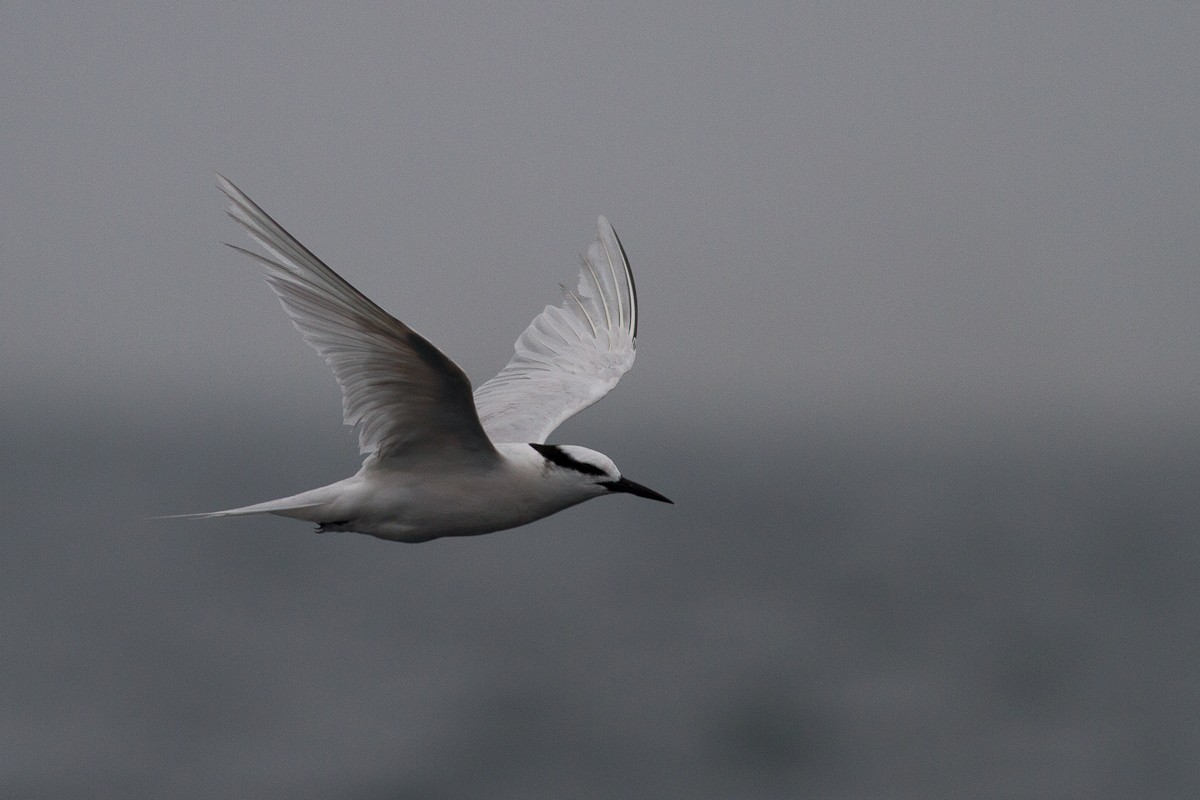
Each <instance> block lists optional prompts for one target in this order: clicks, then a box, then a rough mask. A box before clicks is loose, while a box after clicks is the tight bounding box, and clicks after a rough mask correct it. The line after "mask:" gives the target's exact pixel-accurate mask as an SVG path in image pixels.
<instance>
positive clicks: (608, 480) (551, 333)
mask: <svg viewBox="0 0 1200 800" xmlns="http://www.w3.org/2000/svg"><path fill="white" fill-rule="evenodd" d="M218 181H219V185H220V188H221V190H222V191H223V192H224V193H225V194H226V195H227V196H228V197H229V200H230V201H231V205H230V209H229V214H230V216H232V217H233V218H234V219H235V220H237V221H238V222H239V223H240V224H241V226H242V227H243V228H245V230H246V231H247V232H248V233H249V234H250V236H251V238H253V239H254V241H255V242H257V243H258V245H259V246H261V247H262V248H263V250H264V251H266V256H263V255H260V254H258V253H255V252H252V251H250V250H245V249H243V248H240V247H235V246H233V245H231V247H234V249H236V250H238V251H240V252H242V253H245V254H246V255H248V256H250V257H251V258H253V259H254V260H255V261H256V262H258V264H259V265H260V266H262V267H263V269H264V270H265V271H266V274H267V283H268V284H270V286H271V288H272V289H274V290H275V293H276V294H277V295H279V299H280V301H281V303H282V305H283V308H284V310H285V311H286V312H287V314H288V316H289V317H290V318H291V319H292V322H293V323H294V324H295V326H296V328H297V329H298V330H299V331H300V333H301V335H302V336H303V337H304V339H305V341H307V342H308V343H309V344H310V345H312V347H313V348H314V349H315V350H316V351H317V352H318V353H320V354H321V355H322V356H323V357H324V358H325V361H326V362H327V363H328V364H329V365H330V366H331V367H332V368H333V372H334V376H335V377H336V378H337V382H338V385H339V386H340V387H341V389H342V408H343V418H344V420H345V422H346V424H347V425H354V426H357V427H358V441H359V450H360V451H361V452H362V453H363V454H365V455H366V459H365V460H364V462H363V466H362V469H360V470H359V472H358V473H357V474H356V475H354V476H352V477H350V478H347V479H345V480H343V481H339V482H338V483H335V484H331V485H330V486H323V487H320V488H318V489H313V490H310V491H308V492H303V493H301V494H298V495H295V496H292V497H286V498H282V499H279V500H272V501H268V502H266V503H259V504H256V505H252V506H245V507H242V508H234V509H229V510H226V511H217V512H212V513H208V514H192V515H186V516H192V517H220V516H240V515H245V514H261V513H270V514H278V515H281V516H287V517H294V518H297V519H304V520H309V521H311V522H315V523H317V525H318V530H321V531H330V530H344V531H356V532H359V533H367V534H371V535H373V536H378V537H380V538H385V539H393V540H397V541H410V542H412V541H426V540H428V539H434V538H438V537H440V536H463V535H473V534H479V533H488V532H490V531H495V530H501V529H504V528H511V527H514V526H516V525H522V524H524V523H526V522H531V521H533V520H535V519H538V518H540V517H544V516H546V515H548V514H553V513H554V512H556V511H559V510H561V509H563V508H567V507H568V506H571V505H575V504H576V503H580V502H583V501H584V500H587V499H589V498H591V497H598V496H600V495H603V494H609V493H612V492H628V493H631V494H636V495H639V496H642V497H648V498H651V499H655V500H661V501H664V502H670V501H669V500H667V499H666V498H665V497H663V496H662V495H660V494H658V493H657V492H654V491H652V490H650V489H647V488H646V487H644V486H641V485H639V484H636V483H634V482H632V481H630V480H628V479H626V478H623V477H622V476H621V474H620V472H619V471H618V470H617V468H616V465H615V464H613V462H612V460H611V459H609V458H608V457H607V456H605V455H603V454H602V453H598V452H596V451H594V450H588V449H587V448H583V447H575V446H556V445H546V444H544V443H545V441H546V437H547V436H549V435H550V433H551V432H553V431H554V429H555V428H557V427H558V426H559V425H560V424H561V423H562V422H563V421H564V420H566V419H568V418H569V417H571V416H572V415H574V414H576V413H577V412H579V411H580V410H582V409H584V408H587V407H588V406H590V405H591V404H592V403H594V402H596V401H597V400H599V399H600V398H601V397H603V396H604V395H606V394H607V393H608V392H609V390H611V389H612V388H613V387H614V386H615V385H616V384H617V381H618V380H620V378H621V376H622V375H624V374H625V373H626V372H627V371H628V370H629V368H630V367H631V366H632V365H633V360H634V352H635V351H634V346H635V339H636V336H637V313H638V312H637V293H636V290H635V289H634V283H633V274H632V272H631V271H630V269H629V262H628V260H627V258H626V257H625V252H624V249H623V248H622V246H621V242H620V240H619V239H618V238H617V234H616V232H615V231H614V230H613V228H612V226H611V225H609V224H608V220H606V219H604V218H603V217H601V218H600V219H599V220H598V222H597V239H596V241H595V242H594V243H593V244H592V245H591V247H590V248H589V249H588V253H587V256H586V257H585V258H584V261H583V267H582V268H581V269H580V273H579V283H578V286H577V288H575V289H574V290H572V289H568V288H566V287H564V288H563V302H562V304H561V305H559V306H547V307H546V309H545V310H544V311H542V313H541V314H539V315H538V316H537V317H535V318H534V320H533V322H532V323H531V324H530V325H529V327H528V328H527V329H526V330H525V332H524V333H522V334H521V336H520V337H519V338H518V339H517V342H516V346H515V350H516V352H515V354H514V355H513V357H512V360H510V361H509V363H508V364H507V365H506V366H505V367H504V369H502V370H501V371H500V373H499V374H498V375H496V377H494V378H492V379H491V380H489V381H487V382H486V383H484V384H483V385H482V386H480V387H479V389H478V390H477V391H476V392H475V393H474V396H472V394H471V386H470V382H469V381H468V379H467V376H466V375H465V374H464V373H463V371H462V369H461V368H459V366H458V365H457V364H455V363H454V362H453V361H452V360H450V359H449V358H447V357H446V356H445V355H444V354H443V353H442V352H441V351H440V350H438V349H437V348H436V347H434V346H433V345H432V344H430V343H429V342H428V341H427V340H426V339H424V338H423V337H421V336H420V335H419V334H418V333H416V332H415V331H414V330H412V329H411V328H409V327H408V326H407V325H405V324H404V323H402V322H400V321H399V320H398V319H396V318H395V317H393V316H391V315H390V314H388V313H387V312H386V311H384V310H383V309H381V308H380V307H379V306H377V305H376V304H375V303H373V302H372V301H371V300H370V299H368V298H367V297H366V296H365V295H363V294H362V293H361V292H359V291H358V290H357V289H355V288H354V287H353V286H351V285H350V284H349V283H348V282H347V281H345V280H344V279H343V278H342V277H341V276H339V275H338V274H337V273H336V272H334V271H333V270H332V269H330V268H329V267H328V266H326V265H325V264H324V263H323V262H322V261H321V260H320V259H319V258H317V257H316V256H315V255H313V254H312V253H311V252H309V251H308V249H306V248H305V247H304V246H303V245H302V244H300V242H298V241H297V240H296V239H295V238H294V237H292V236H291V234H289V233H288V232H287V231H286V230H284V229H283V228H282V227H281V226H280V225H279V224H278V223H276V222H275V221H274V220H273V219H271V217H270V216H268V215H267V214H266V212H264V211H263V210H262V209H261V208H259V207H258V206H257V205H255V204H254V202H253V201H252V200H250V198H249V197H247V196H246V195H245V194H244V193H242V191H241V190H240V189H238V188H237V187H236V186H234V185H233V184H232V183H230V182H229V181H227V180H226V179H225V178H222V177H220V176H218Z"/></svg>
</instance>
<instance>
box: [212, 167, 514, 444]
mask: <svg viewBox="0 0 1200 800" xmlns="http://www.w3.org/2000/svg"><path fill="white" fill-rule="evenodd" d="M217 177H218V179H219V184H220V187H221V191H223V192H224V193H225V194H226V195H227V196H228V197H229V199H230V200H231V201H232V206H230V210H229V215H230V216H231V217H233V218H234V219H235V220H237V221H238V222H239V223H240V224H241V226H242V227H243V228H245V229H246V232H247V233H249V234H250V236H251V238H253V239H254V240H255V241H256V242H258V244H260V245H261V246H262V247H263V248H264V249H265V250H266V251H267V253H269V254H270V256H271V258H266V257H263V256H261V255H259V254H257V253H252V252H250V251H249V250H243V249H242V248H240V247H236V246H234V245H230V247H233V249H235V250H238V251H240V252H242V253H245V254H246V255H248V256H250V257H251V258H253V259H254V260H256V261H257V262H258V263H259V265H261V266H262V267H263V268H264V269H265V270H266V273H267V283H268V284H270V286H271V288H272V289H274V290H275V293H276V294H277V295H279V300H280V302H281V303H282V305H283V309H284V311H286V312H287V315H288V316H289V317H291V319H292V322H293V324H295V326H296V329H297V330H299V331H300V333H301V335H302V336H303V337H304V340H305V341H307V342H308V343H309V344H310V345H312V347H313V349H314V350H316V351H317V352H318V353H320V354H321V355H322V356H324V358H325V361H326V363H328V364H329V365H330V366H331V367H333V373H334V376H335V377H336V378H337V382H338V384H339V385H340V386H341V388H342V414H343V419H344V421H345V423H346V424H347V425H358V426H359V431H358V446H359V450H360V451H361V452H363V453H374V454H376V456H377V457H378V458H380V459H388V458H396V457H403V456H406V455H413V454H416V455H430V454H434V453H436V454H438V455H439V456H441V457H451V458H453V457H462V456H468V457H480V456H482V457H487V456H490V455H494V454H495V448H493V447H492V443H491V442H490V441H489V440H488V438H487V436H486V434H484V432H483V428H482V427H481V426H480V423H479V416H478V414H477V412H476V411H475V404H474V402H473V401H472V399H471V383H470V381H469V380H468V379H467V376H466V375H465V374H464V373H463V371H462V369H460V368H459V366H458V365H457V364H455V363H454V362H453V361H451V360H450V359H449V358H447V357H446V356H445V355H443V354H442V352H441V351H440V350H438V349H437V348H436V347H434V346H433V345H432V344H430V343H429V342H428V341H427V340H426V339H424V338H422V337H421V336H420V335H419V334H418V333H417V332H416V331H414V330H413V329H412V328H409V327H408V326H407V325H405V324H404V323H403V322H400V320H398V319H396V318H395V317H393V316H391V315H390V314H388V313H387V312H386V311H384V310H383V309H381V308H380V307H379V306H377V305H375V303H373V302H371V300H369V299H368V298H367V297H366V295H364V294H363V293H362V292H360V291H358V290H357V289H355V288H354V287H353V286H351V285H350V284H349V283H347V282H346V281H345V280H344V279H343V278H342V277H341V276H340V275H338V274H337V273H336V272H334V271H333V270H332V269H330V268H329V267H328V266H326V265H325V264H324V263H323V262H322V261H321V260H320V259H319V258H317V257H316V256H315V255H313V254H312V253H310V252H309V251H308V250H307V249H306V248H305V247H304V245H302V244H300V242H298V241H296V239H295V238H293V237H292V235H291V234H289V233H288V232H287V231H285V230H284V229H283V228H282V227H281V226H280V225H279V224H278V223H277V222H275V220H273V219H271V217H270V216H268V215H267V213H266V212H265V211H263V210H262V209H261V208H259V207H258V206H257V205H255V204H254V202H253V201H252V200H251V199H250V198H249V197H247V196H246V195H245V194H243V193H242V191H241V190H240V189H238V188H237V187H236V186H234V185H233V184H232V183H230V182H229V181H227V180H225V179H224V178H222V177H220V176H217Z"/></svg>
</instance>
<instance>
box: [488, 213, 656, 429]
mask: <svg viewBox="0 0 1200 800" xmlns="http://www.w3.org/2000/svg"><path fill="white" fill-rule="evenodd" d="M596 228H597V232H598V236H597V238H596V241H595V242H593V243H592V246H591V247H590V248H588V253H587V257H586V258H585V259H584V261H583V267H582V269H581V270H580V272H579V287H578V288H577V289H576V290H574V291H572V290H571V289H568V288H566V287H563V292H564V297H563V302H562V304H561V305H559V306H546V310H545V311H543V312H542V313H541V314H539V315H538V316H536V317H535V318H534V320H533V322H532V323H531V324H530V325H529V327H528V328H526V329H525V332H524V333H522V334H521V337H520V338H519V339H517V343H516V345H515V349H516V354H515V355H514V356H513V357H512V360H511V361H509V362H508V364H507V365H506V366H505V367H504V369H502V370H500V374H498V375H497V376H496V377H494V378H492V379H491V380H490V381H488V382H487V383H485V384H483V385H482V386H480V387H479V388H478V389H476V390H475V406H476V408H477V409H478V410H479V418H480V420H481V421H482V422H483V428H484V430H485V431H487V434H488V436H489V437H491V440H492V441H493V442H532V443H541V442H545V441H546V437H547V436H549V435H550V433H551V432H552V431H553V430H554V429H555V428H557V427H558V426H559V425H561V424H562V423H563V421H564V420H566V419H568V418H569V417H571V416H573V415H575V414H576V413H578V412H579V411H582V410H583V409H585V408H587V407H588V406H590V405H591V404H592V403H594V402H596V401H597V400H599V399H600V398H601V397H604V395H606V394H608V392H609V390H610V389H612V388H613V387H614V386H616V385H617V381H619V380H620V379H621V376H622V375H624V374H625V373H626V372H628V371H629V368H630V367H631V366H633V358H634V342H635V339H636V337H637V291H636V290H635V288H634V285H633V273H632V272H630V270H629V262H628V260H627V259H626V258H625V250H624V248H622V247H621V241H620V240H619V239H618V238H617V234H616V231H614V230H613V229H612V226H611V225H609V224H608V220H606V219H605V218H604V217H600V219H599V220H598V221H597V223H596Z"/></svg>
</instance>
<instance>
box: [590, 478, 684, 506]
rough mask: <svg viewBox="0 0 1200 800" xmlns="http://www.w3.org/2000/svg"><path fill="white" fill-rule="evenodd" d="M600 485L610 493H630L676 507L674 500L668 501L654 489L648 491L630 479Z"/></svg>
mask: <svg viewBox="0 0 1200 800" xmlns="http://www.w3.org/2000/svg"><path fill="white" fill-rule="evenodd" d="M600 485H601V486H603V487H605V488H607V489H608V490H609V491H610V492H628V493H629V494H636V495H637V496H638V497H648V498H650V499H651V500H657V501H658V502H660V503H670V504H671V505H675V501H674V500H668V499H667V498H665V497H663V496H662V495H661V494H659V493H658V492H656V491H654V490H653V489H647V488H646V487H645V486H642V485H641V484H640V483H634V482H633V481H631V480H629V479H628V478H621V480H619V481H605V482H603V483H601V484H600Z"/></svg>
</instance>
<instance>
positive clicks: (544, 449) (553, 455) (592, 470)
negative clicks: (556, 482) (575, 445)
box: [529, 444, 608, 475]
mask: <svg viewBox="0 0 1200 800" xmlns="http://www.w3.org/2000/svg"><path fill="white" fill-rule="evenodd" d="M529 446H530V447H532V448H533V449H534V450H537V451H538V452H539V453H541V454H542V457H543V458H545V459H546V460H547V461H549V462H550V463H551V464H557V465H558V466H560V467H565V468H566V469H573V470H575V471H576V472H582V473H583V474H584V475H607V474H608V473H606V472H605V471H604V470H602V469H600V468H599V467H597V466H593V465H592V464H585V463H583V462H582V461H576V460H575V459H573V458H571V457H570V456H569V455H567V454H566V453H565V452H563V449H562V448H561V447H559V446H558V445H556V444H531V445H529Z"/></svg>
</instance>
